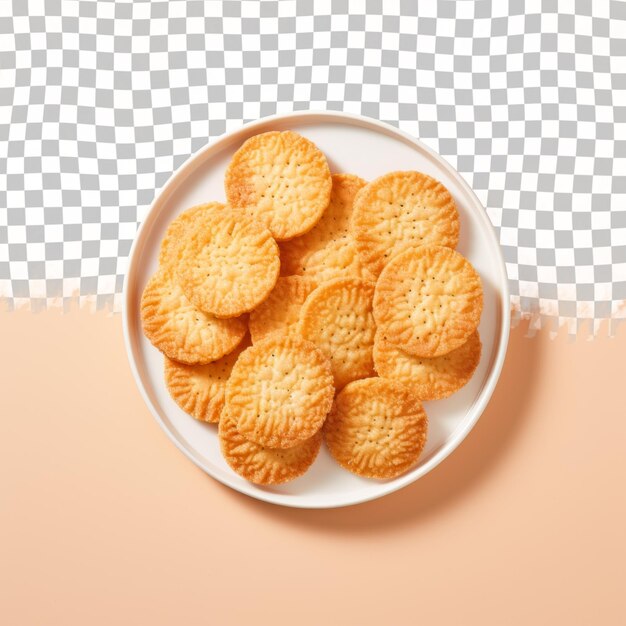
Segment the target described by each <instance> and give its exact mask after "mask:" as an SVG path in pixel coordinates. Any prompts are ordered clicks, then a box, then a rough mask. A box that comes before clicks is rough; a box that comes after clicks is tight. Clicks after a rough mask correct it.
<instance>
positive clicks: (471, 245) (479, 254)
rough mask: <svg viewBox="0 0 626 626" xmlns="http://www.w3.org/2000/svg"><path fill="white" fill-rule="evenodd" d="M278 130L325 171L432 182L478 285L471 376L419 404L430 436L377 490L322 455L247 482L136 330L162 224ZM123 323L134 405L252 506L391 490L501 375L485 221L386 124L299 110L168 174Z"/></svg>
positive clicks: (436, 166) (500, 327)
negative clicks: (450, 212) (171, 388)
mask: <svg viewBox="0 0 626 626" xmlns="http://www.w3.org/2000/svg"><path fill="white" fill-rule="evenodd" d="M284 129H291V130H295V131H297V132H299V133H301V134H303V135H305V136H306V137H308V138H309V139H311V140H312V141H314V142H315V143H316V144H317V145H318V146H319V148H320V149H321V150H322V151H323V152H324V154H325V155H326V157H327V158H328V162H329V164H330V167H331V170H332V171H333V172H351V173H353V174H358V175H359V176H361V177H362V178H365V179H366V180H372V179H373V178H376V177H377V176H380V175H381V174H384V173H386V172H390V171H393V170H420V171H423V172H426V173H427V174H430V175H432V176H434V177H435V178H437V179H439V180H440V181H442V182H443V184H444V185H446V187H447V188H448V189H449V190H450V192H451V193H452V195H453V196H454V198H455V200H456V202H457V206H458V209H459V212H460V215H461V241H460V243H459V248H458V249H459V251H460V252H461V253H462V254H464V255H465V256H466V257H467V258H469V259H470V261H471V262H472V263H473V264H474V267H475V268H476V269H477V270H478V272H479V273H480V276H481V278H482V281H483V287H484V309H483V315H482V319H481V323H480V328H479V330H480V336H481V339H482V342H483V353H482V358H481V361H480V364H479V366H478V369H477V370H476V373H475V374H474V377H473V378H472V380H471V381H470V382H469V384H468V385H467V386H466V387H464V388H463V389H462V390H461V391H459V392H458V393H456V394H455V395H453V396H452V397H451V398H448V399H446V400H439V401H437V402H428V403H426V404H425V408H426V412H427V413H428V416H429V422H430V431H429V433H428V442H427V445H426V448H425V449H424V452H423V453H422V456H421V459H420V462H419V465H417V467H415V468H414V469H413V470H412V471H410V472H408V473H407V474H404V475H403V476H400V477H399V478H395V479H393V480H388V481H384V482H380V481H373V480H366V479H362V478H358V477H356V476H353V475H352V474H350V473H349V472H347V471H345V470H343V469H341V468H340V467H339V466H338V465H337V464H336V463H335V462H334V461H333V460H332V458H331V457H330V455H329V454H328V452H327V451H326V450H325V449H322V451H321V453H320V455H319V457H318V459H317V460H316V462H315V463H314V465H313V467H312V468H311V469H310V470H309V471H308V472H307V473H306V474H305V475H304V476H303V477H301V478H299V479H297V480H295V481H293V482H292V483H289V484H287V485H284V486H280V487H273V488H264V487H259V486H256V485H253V484H251V483H248V482H247V481H245V480H243V479H242V478H240V477H239V476H238V475H237V474H235V473H234V472H233V471H232V470H231V469H230V468H229V467H228V465H227V464H226V462H225V461H224V459H223V458H222V455H221V454H220V450H219V444H218V440H217V434H216V429H215V427H214V426H211V425H208V424H202V423H200V422H198V421H196V420H194V419H193V418H192V417H190V416H188V415H187V414H185V413H184V412H183V411H182V410H181V409H179V408H178V406H177V405H176V404H175V403H174V401H173V400H172V399H171V398H170V397H169V395H168V392H167V390H166V388H165V385H164V382H163V357H162V356H161V354H160V353H159V352H158V351H157V350H156V349H155V348H154V347H153V346H152V345H151V344H150V343H149V342H148V341H147V340H146V339H145V338H144V336H143V334H142V332H141V323H140V318H139V301H140V298H141V292H142V290H143V288H144V286H145V284H146V282H147V281H148V278H149V277H150V275H151V274H152V273H153V272H154V271H155V270H156V268H157V257H158V250H159V244H160V241H161V238H162V236H163V233H164V232H165V229H166V227H167V225H168V224H169V223H170V221H171V220H172V219H173V218H174V217H175V216H176V215H177V214H178V213H180V212H181V211H183V210H185V209H186V208H188V207H190V206H193V205H194V204H199V203H202V202H207V201H209V200H222V201H223V200H224V187H223V176H224V170H225V168H226V165H227V164H228V161H229V160H230V158H231V155H232V154H233V152H234V151H235V150H236V149H237V148H239V146H240V145H241V144H242V142H243V141H244V140H245V139H247V138H248V137H250V136H252V135H256V134H257V133H262V132H265V131H268V130H284ZM123 324H124V338H125V341H126V349H127V351H128V357H129V360H130V365H131V369H132V372H133V375H134V376H135V380H136V382H137V385H138V386H139V389H140V391H141V393H142V395H143V397H144V400H145V401H146V403H147V405H148V406H149V407H150V410H151V411H152V413H153V414H154V416H155V418H156V419H157V421H158V422H159V424H160V425H161V426H162V428H163V429H164V430H165V432H166V433H167V435H168V436H169V437H170V439H171V440H172V441H173V442H174V443H175V444H176V445H177V446H178V448H179V449H180V450H181V451H182V452H183V453H184V454H186V455H187V456H188V457H189V458H190V459H191V460H192V461H193V462H194V463H196V465H198V466H199V467H201V468H202V469H203V470H205V471H206V472H207V473H208V474H210V475H211V476H213V478H216V479H217V480H219V481H220V482H222V483H224V484H225V485H228V486H229V487H232V488H233V489H236V490H238V491H241V492H242V493H245V494H248V495H250V496H252V497H254V498H258V499H260V500H265V501H267V502H273V503H275V504H282V505H286V506H293V507H304V508H327V507H337V506H345V505H349V504H356V503H359V502H365V501H367V500H372V499H374V498H379V497H381V496H384V495H386V494H388V493H391V492H392V491H396V490H397V489H400V488H402V487H404V486H406V485H408V484H409V483H412V482H413V481H415V480H417V479H418V478H420V477H421V476H424V474H426V473H427V472H429V471H430V470H431V469H433V468H434V467H435V466H437V465H438V464H439V463H441V461H443V459H445V458H446V457H447V456H448V455H449V454H450V453H451V452H452V451H453V450H454V449H455V448H456V447H457V446H458V445H459V444H460V443H461V441H462V440H463V439H464V438H465V436H466V435H467V434H468V432H469V431H470V430H471V429H472V427H473V426H474V424H475V423H476V421H477V420H478V418H479V417H480V414H481V413H482V411H483V410H484V408H485V406H486V405H487V402H488V401H489V398H490V397H491V394H492V392H493V389H494V387H495V385H496V381H497V380H498V376H499V375H500V370H501V369H502V363H503V361H504V355H505V353H506V347H507V342H508V336H509V297H508V289H507V277H506V270H505V266H504V261H503V259H502V254H501V252H500V247H499V245H498V240H497V238H496V235H495V233H494V231H493V228H492V226H491V223H490V222H489V219H488V218H487V215H486V213H485V211H484V209H483V207H482V206H481V204H480V202H479V201H478V198H477V197H476V196H475V195H474V193H473V192H472V190H471V189H470V188H469V186H468V185H467V184H466V183H465V181H464V180H463V179H462V178H461V176H460V175H459V174H458V173H457V172H456V171H455V170H454V169H453V168H452V167H451V166H450V165H449V164H448V163H446V162H445V161H444V160H443V159H442V158H441V157H440V156H438V155H437V154H435V153H434V152H432V151H431V150H430V149H429V148H427V147H426V146H424V145H423V144H422V143H420V142H419V141H417V140H416V139H414V138H413V137H410V136H409V135H406V134H405V133H403V132H401V131H399V130H397V129H396V128H393V127H392V126H388V125H387V124H383V123H381V122H377V121H374V120H371V119H367V118H364V117H358V116H355V115H347V114H345V113H331V112H326V113H323V112H304V113H295V114H292V115H280V116H275V117H269V118H265V119H263V120H260V121H258V122H254V123H252V124H248V125H246V126H244V127H243V128H241V129H240V130H238V131H236V132H233V133H230V134H228V135H225V136H224V137H221V138H220V139H218V140H217V141H215V142H214V143H212V144H210V145H208V146H206V147H205V148H203V149H202V150H201V151H200V152H198V153H197V154H195V155H193V156H192V157H191V158H190V159H188V160H187V162H186V163H184V164H183V165H182V166H181V167H180V168H179V169H178V171H177V172H175V173H174V175H173V176H172V177H171V178H170V179H169V181H168V182H167V183H166V184H165V186H164V187H163V189H162V190H161V192H160V193H159V194H158V196H157V197H156V199H155V200H154V202H153V204H152V207H151V208H150V212H149V213H148V216H147V217H146V219H145V220H144V222H143V224H142V225H141V228H140V229H139V232H138V233H137V237H136V238H135V242H134V244H133V247H132V250H131V252H130V259H129V266H128V271H127V274H126V281H125V284H124V311H123Z"/></svg>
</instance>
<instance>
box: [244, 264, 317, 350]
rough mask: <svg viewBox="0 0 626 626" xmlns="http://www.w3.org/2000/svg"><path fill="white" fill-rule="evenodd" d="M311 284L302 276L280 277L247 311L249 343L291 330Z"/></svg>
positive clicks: (296, 322)
mask: <svg viewBox="0 0 626 626" xmlns="http://www.w3.org/2000/svg"><path fill="white" fill-rule="evenodd" d="M315 286H316V285H315V283H314V282H313V281H312V280H309V279H308V278H305V277H304V276H281V277H280V278H279V279H278V282H277V283H276V286H275V287H274V289H273V290H272V292H271V293H270V295H269V296H268V298H267V300H265V302H262V303H261V304H260V305H259V306H258V307H257V308H256V309H254V311H252V313H250V321H249V323H248V325H249V327H250V335H251V337H252V342H253V343H256V342H257V341H261V340H262V339H265V337H267V336H268V335H270V334H271V333H274V332H277V331H278V332H280V333H282V334H283V335H288V334H291V333H293V332H295V330H296V326H297V324H298V319H299V315H300V309H301V308H302V305H303V304H304V301H305V300H306V298H307V296H308V295H309V294H310V293H311V291H313V289H315Z"/></svg>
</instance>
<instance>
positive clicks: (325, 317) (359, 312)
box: [298, 278, 376, 388]
mask: <svg viewBox="0 0 626 626" xmlns="http://www.w3.org/2000/svg"><path fill="white" fill-rule="evenodd" d="M373 295H374V285H373V283H368V282H365V281H363V280H359V279H354V278H339V279H336V280H333V281H330V282H327V283H324V284H322V285H320V286H319V287H318V288H317V289H315V290H313V291H312V292H311V294H310V295H309V297H308V298H307V299H306V302H305V303H304V306H303V307H302V310H301V311H300V323H299V325H298V330H299V332H300V335H301V336H302V337H303V338H304V339H307V340H309V341H311V342H313V343H314V344H315V345H316V346H318V348H319V349H320V350H321V351H322V352H323V353H324V354H325V355H326V356H327V357H328V358H329V359H330V362H331V365H332V370H333V376H334V379H335V386H336V387H337V388H341V387H343V386H344V385H345V384H346V383H348V382H350V381H351V380H356V379H357V378H366V377H367V376H373V374H374V361H373V356H372V349H373V346H374V337H375V334H376V325H375V323H374V316H373V314H372V298H373Z"/></svg>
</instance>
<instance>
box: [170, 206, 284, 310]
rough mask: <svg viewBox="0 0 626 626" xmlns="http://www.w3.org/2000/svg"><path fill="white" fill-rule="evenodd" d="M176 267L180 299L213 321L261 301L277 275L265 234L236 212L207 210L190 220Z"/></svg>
mask: <svg viewBox="0 0 626 626" xmlns="http://www.w3.org/2000/svg"><path fill="white" fill-rule="evenodd" d="M181 245H182V254H181V259H180V261H179V263H178V264H177V266H176V270H177V278H178V282H179V283H180V285H181V287H182V288H183V291H184V293H185V295H186V296H187V297H188V298H189V300H190V301H191V302H192V304H194V305H195V306H196V307H198V308H199V309H202V310H203V311H206V312H207V313H211V314H212V315H215V316H216V317H221V318H227V317H237V316H238V315H241V314H242V313H247V312H248V311H251V310H252V309H254V307H255V306H257V305H258V304H260V303H261V302H263V300H265V298H267V296H268V295H269V293H270V291H272V289H273V288H274V285H275V284H276V279H277V278H278V273H279V271H280V259H279V256H278V246H277V245H276V242H275V241H274V239H273V238H272V235H271V233H270V231H269V230H268V229H267V228H265V226H263V225H262V224H261V223H259V222H257V221H255V220H253V219H251V218H249V217H247V216H246V215H244V214H243V213H241V212H240V211H233V210H230V209H227V210H223V211H218V210H215V211H211V212H210V213H206V214H204V215H202V216H201V217H198V218H197V219H196V220H194V223H193V226H192V227H190V228H189V229H187V231H186V233H185V234H184V236H183V241H182V244H181Z"/></svg>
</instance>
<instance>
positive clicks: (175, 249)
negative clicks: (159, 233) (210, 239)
mask: <svg viewBox="0 0 626 626" xmlns="http://www.w3.org/2000/svg"><path fill="white" fill-rule="evenodd" d="M224 208H225V207H224V205H223V204H222V203H221V202H207V203H206V204H198V205H196V206H193V207H191V208H190V209H187V210H186V211H183V212H182V213H181V214H180V215H178V216H177V217H176V218H175V219H174V220H172V221H171V222H170V225H169V226H168V227H167V230H166V231H165V236H164V237H163V241H161V250H160V252H159V265H160V266H162V267H168V268H173V267H175V266H176V264H177V263H178V262H179V261H180V257H181V252H182V247H181V243H182V241H183V236H184V235H185V233H186V232H187V229H188V228H190V227H191V226H193V223H194V221H195V220H196V219H197V218H198V217H200V216H202V215H204V214H205V213H207V212H210V211H213V210H216V209H217V210H219V209H224Z"/></svg>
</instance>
